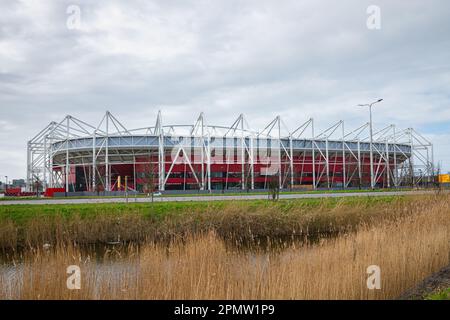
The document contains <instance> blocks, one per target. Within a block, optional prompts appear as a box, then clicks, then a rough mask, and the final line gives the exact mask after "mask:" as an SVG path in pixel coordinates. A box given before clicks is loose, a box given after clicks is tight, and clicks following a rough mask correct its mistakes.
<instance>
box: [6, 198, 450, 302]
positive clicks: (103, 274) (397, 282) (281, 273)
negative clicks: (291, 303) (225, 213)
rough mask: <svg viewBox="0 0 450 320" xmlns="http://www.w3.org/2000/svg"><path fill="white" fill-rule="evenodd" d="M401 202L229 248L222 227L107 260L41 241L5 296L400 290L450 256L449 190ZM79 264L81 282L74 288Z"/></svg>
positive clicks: (358, 295)
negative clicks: (327, 231) (335, 227)
mask: <svg viewBox="0 0 450 320" xmlns="http://www.w3.org/2000/svg"><path fill="white" fill-rule="evenodd" d="M393 210H399V211H405V212H406V211H408V214H404V215H400V216H396V218H395V219H392V218H387V219H384V220H383V221H378V222H377V223H376V224H373V223H370V222H368V223H365V224H363V225H361V226H360V227H359V229H358V231H357V232H344V233H341V234H340V235H339V236H338V237H336V238H332V239H321V240H320V241H319V242H318V243H315V244H306V243H303V244H298V243H295V242H294V243H291V244H290V245H289V246H288V247H287V248H286V249H284V250H281V251H256V252H255V251H239V250H229V249H228V248H227V246H226V245H225V243H224V242H223V241H222V240H221V239H220V238H219V237H218V236H217V233H216V232H215V231H214V230H212V231H210V232H207V233H196V234H192V235H189V236H187V237H186V238H185V239H183V241H181V240H175V241H173V242H172V243H171V244H168V245H167V244H162V243H158V242H148V243H145V244H143V245H142V246H140V247H137V246H134V245H130V246H129V247H128V248H127V253H126V254H125V253H124V251H123V250H116V249H114V248H113V249H111V250H110V251H108V252H106V253H105V254H104V257H103V259H102V260H101V261H99V260H97V259H95V258H94V257H93V256H87V255H85V254H83V253H82V251H81V250H80V249H79V248H78V247H75V246H73V245H64V246H63V245H61V246H58V247H56V248H54V250H45V249H38V250H33V251H32V252H28V253H26V254H25V256H24V260H23V262H22V263H20V264H18V265H17V266H16V267H10V272H13V273H14V274H15V275H18V276H17V277H16V278H14V277H12V276H11V275H8V273H7V272H5V271H3V272H1V273H0V281H2V285H1V286H0V298H2V299H5V298H6V299H8V298H10V299H392V298H395V297H398V296H399V295H400V294H401V293H402V292H403V291H405V290H406V289H408V288H409V287H411V286H413V285H414V284H416V283H417V282H419V281H420V280H421V279H423V278H424V277H426V276H427V275H429V274H431V273H433V272H435V271H437V270H438V269H440V268H441V267H443V266H445V265H447V264H449V262H450V261H449V253H450V202H449V199H448V197H441V198H435V199H434V200H433V201H425V202H423V203H422V204H421V203H419V202H417V203H416V206H415V207H408V206H406V207H401V206H399V207H395V208H393ZM339 213H340V210H338V211H337V214H339ZM236 223H238V222H236ZM72 264H76V265H79V266H80V268H81V270H82V272H81V276H82V278H81V279H82V280H81V285H82V288H81V289H80V290H68V289H67V288H66V279H67V276H68V275H67V274H66V267H67V266H68V265H72ZM369 265H378V266H380V268H381V279H382V287H381V290H368V289H367V286H366V279H367V276H368V275H367V274H366V268H367V267H368V266H369Z"/></svg>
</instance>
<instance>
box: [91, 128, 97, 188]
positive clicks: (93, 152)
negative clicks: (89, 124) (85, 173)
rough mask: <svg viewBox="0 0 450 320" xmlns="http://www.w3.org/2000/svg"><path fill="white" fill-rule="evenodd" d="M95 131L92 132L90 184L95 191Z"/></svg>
mask: <svg viewBox="0 0 450 320" xmlns="http://www.w3.org/2000/svg"><path fill="white" fill-rule="evenodd" d="M96 133H97V131H96V130H94V133H93V134H92V175H91V179H92V180H91V184H92V192H95V189H96V188H95V187H96V180H95V175H96V171H97V166H96V164H95V161H96V151H95V144H96V139H95V136H96Z"/></svg>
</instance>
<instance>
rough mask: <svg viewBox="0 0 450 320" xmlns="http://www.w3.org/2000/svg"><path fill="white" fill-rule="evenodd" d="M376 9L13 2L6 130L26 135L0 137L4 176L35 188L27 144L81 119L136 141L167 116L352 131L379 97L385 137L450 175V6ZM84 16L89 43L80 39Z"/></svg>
mask: <svg viewBox="0 0 450 320" xmlns="http://www.w3.org/2000/svg"><path fill="white" fill-rule="evenodd" d="M375 2H376V3H374V2H373V1H357V0H353V1H345V2H342V3H337V2H336V1H320V2H319V3H318V2H317V1H283V2H282V3H280V2H277V1H269V0H264V1H261V0H260V1H256V0H252V1H245V2H244V1H237V0H232V1H206V0H202V1H181V0H180V1H128V2H123V1H118V0H116V1H106V0H102V1H96V2H92V1H88V0H83V1H75V2H73V1H61V2H55V1H48V0H47V1H39V2H38V1H16V2H2V3H1V4H0V10H1V12H2V15H1V17H0V83H1V84H2V85H1V88H0V119H1V120H3V121H6V122H7V123H11V124H14V126H15V127H16V130H15V131H14V133H13V134H12V133H11V132H10V131H7V130H6V129H5V128H1V127H0V148H1V150H5V149H8V150H14V165H12V164H11V162H12V161H11V159H8V158H7V157H2V158H0V166H1V167H3V168H5V169H4V170H8V171H10V172H11V173H10V175H11V176H12V175H16V176H23V175H24V174H25V156H26V155H25V148H24V147H23V146H24V145H25V143H26V140H27V139H29V138H30V137H31V136H33V135H34V133H35V132H37V131H39V129H41V128H42V127H44V126H45V125H46V124H47V123H48V122H50V121H53V120H59V119H61V118H62V117H64V115H65V114H69V113H70V114H74V115H75V116H78V117H80V118H82V119H85V120H88V121H89V122H94V123H95V122H97V121H99V120H100V119H101V116H102V114H103V113H104V112H105V111H106V110H107V109H108V110H110V111H112V112H113V113H115V114H117V116H118V117H119V118H120V119H121V120H122V121H123V122H124V123H125V124H126V125H127V126H130V127H133V126H135V127H142V126H148V125H152V124H153V123H154V121H155V115H156V112H157V110H158V109H162V111H163V116H164V120H165V121H167V122H181V123H187V122H192V121H194V120H195V117H196V115H197V113H199V112H200V111H204V112H205V113H206V116H207V118H208V122H210V123H217V124H228V123H231V122H232V121H233V120H234V118H235V117H237V116H238V114H240V113H245V114H246V115H247V117H248V118H249V122H250V124H251V125H252V126H254V127H256V128H260V127H262V126H264V125H265V124H266V123H268V122H269V121H270V120H271V118H272V117H274V116H276V115H277V114H280V115H281V116H283V117H284V119H285V122H286V124H287V125H288V126H290V127H291V128H294V127H295V126H296V125H299V124H301V123H302V122H303V121H305V120H306V119H307V118H309V117H311V116H314V117H316V118H317V122H318V128H319V129H320V128H325V127H326V126H327V125H330V124H332V123H334V122H336V121H338V120H340V119H344V120H346V122H347V123H346V126H347V127H348V128H349V129H350V128H353V127H356V126H358V125H360V124H362V123H364V122H366V121H367V114H366V112H365V111H364V110H360V109H358V108H356V107H355V105H356V104H358V103H361V102H366V101H367V100H371V99H373V98H378V97H383V98H385V102H384V103H383V104H380V105H379V106H378V107H377V111H376V115H375V121H376V125H377V126H380V127H381V126H383V125H388V124H390V123H397V124H398V125H399V126H401V127H410V126H414V127H418V128H419V129H420V130H421V131H422V132H423V133H424V134H425V135H427V134H428V136H429V137H433V138H435V139H437V141H438V143H437V146H436V157H437V158H438V159H442V160H443V161H444V163H447V164H448V165H447V166H450V155H449V154H448V151H447V150H449V149H450V148H449V145H448V143H447V144H446V142H445V141H450V130H449V127H450V111H449V110H450V108H449V101H450V99H449V94H448V88H449V86H450V68H449V67H450V63H449V62H448V52H449V51H450V38H448V35H447V30H449V29H450V22H449V20H448V16H449V13H450V4H449V3H448V1H444V0H433V1H428V2H424V1H419V0H413V1H408V2H407V3H406V2H393V1H387V0H378V1H375ZM77 3H78V4H79V5H80V7H81V12H82V29H81V30H68V29H67V28H66V19H67V14H66V8H67V6H68V5H69V4H77ZM371 4H376V5H379V6H380V7H381V18H382V29H381V30H378V31H371V30H368V29H367V28H366V19H367V14H366V8H367V6H368V5H371ZM436 128H440V129H439V130H440V131H439V132H436V130H437V129H436ZM444 137H446V138H444ZM448 169H449V170H450V167H449V168H448Z"/></svg>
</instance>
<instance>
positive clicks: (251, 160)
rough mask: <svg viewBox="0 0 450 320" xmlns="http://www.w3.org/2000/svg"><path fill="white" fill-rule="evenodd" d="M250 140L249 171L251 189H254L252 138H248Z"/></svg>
mask: <svg viewBox="0 0 450 320" xmlns="http://www.w3.org/2000/svg"><path fill="white" fill-rule="evenodd" d="M249 139H250V170H251V188H252V190H254V189H255V166H254V165H255V159H254V156H255V154H254V149H253V136H250V137H249Z"/></svg>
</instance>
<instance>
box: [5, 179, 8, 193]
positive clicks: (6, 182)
mask: <svg viewBox="0 0 450 320" xmlns="http://www.w3.org/2000/svg"><path fill="white" fill-rule="evenodd" d="M6 191H8V176H5V192H6Z"/></svg>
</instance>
